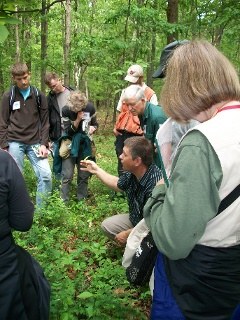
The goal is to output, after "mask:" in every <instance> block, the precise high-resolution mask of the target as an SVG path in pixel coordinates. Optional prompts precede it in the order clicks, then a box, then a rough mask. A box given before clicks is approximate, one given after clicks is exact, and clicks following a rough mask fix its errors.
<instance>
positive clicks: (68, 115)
mask: <svg viewBox="0 0 240 320" xmlns="http://www.w3.org/2000/svg"><path fill="white" fill-rule="evenodd" d="M83 115H84V114H83V111H80V112H78V113H77V114H76V113H74V112H73V111H71V110H70V109H69V107H68V106H65V107H63V109H62V116H63V127H64V132H65V133H66V134H67V135H68V136H70V137H72V136H73V135H74V134H76V133H77V132H79V127H80V126H81V125H82V124H81V121H82V119H83ZM72 119H74V120H72Z"/></svg>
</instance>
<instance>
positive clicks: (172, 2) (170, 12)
mask: <svg viewBox="0 0 240 320" xmlns="http://www.w3.org/2000/svg"><path fill="white" fill-rule="evenodd" d="M167 21H168V23H178V0H168V7H167ZM177 39H178V32H177V31H176V32H173V33H171V34H168V35H167V43H171V42H173V41H174V40H177Z"/></svg>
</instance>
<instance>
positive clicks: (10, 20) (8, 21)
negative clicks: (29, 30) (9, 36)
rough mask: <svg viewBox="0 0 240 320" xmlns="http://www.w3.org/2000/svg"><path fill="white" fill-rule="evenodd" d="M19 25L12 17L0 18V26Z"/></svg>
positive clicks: (17, 20)
mask: <svg viewBox="0 0 240 320" xmlns="http://www.w3.org/2000/svg"><path fill="white" fill-rule="evenodd" d="M18 23H20V20H19V19H16V18H12V17H0V24H18Z"/></svg>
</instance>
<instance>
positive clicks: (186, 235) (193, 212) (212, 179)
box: [144, 132, 222, 260]
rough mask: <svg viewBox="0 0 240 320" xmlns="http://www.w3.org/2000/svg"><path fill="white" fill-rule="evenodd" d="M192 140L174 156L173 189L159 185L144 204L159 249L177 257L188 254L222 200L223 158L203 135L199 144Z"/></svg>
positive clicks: (168, 255) (182, 146) (170, 256)
mask: <svg viewBox="0 0 240 320" xmlns="http://www.w3.org/2000/svg"><path fill="white" fill-rule="evenodd" d="M194 134H195V137H196V132H195V133H194ZM197 134H198V135H200V133H197ZM185 139H186V138H185ZM183 141H184V140H183ZM188 141H189V143H188V145H186V144H185V145H184V143H182V144H181V146H180V148H179V150H178V153H177V155H176V157H175V159H174V163H173V167H172V173H171V178H170V185H169V188H168V189H167V190H166V188H165V185H158V186H156V187H155V188H154V190H153V193H152V196H151V198H150V199H149V200H148V202H147V204H146V205H145V207H144V218H145V221H146V223H147V225H148V227H149V228H150V230H151V232H152V234H153V238H154V241H155V243H156V245H157V247H158V249H159V251H160V252H162V253H163V254H165V255H166V256H167V257H169V258H170V259H173V260H177V259H183V258H185V257H187V256H188V254H189V253H190V252H191V250H192V249H193V247H194V246H195V245H196V244H197V243H198V241H199V239H200V238H201V237H202V235H203V233H204V231H205V228H206V225H207V223H208V221H209V220H211V219H212V218H213V217H214V216H215V215H216V213H217V210H218V206H219V203H220V198H219V193H218V188H219V187H220V183H221V179H222V171H221V165H220V162H219V159H218V158H217V156H216V155H215V152H214V151H213V150H212V147H211V146H210V144H209V143H208V142H207V140H206V138H203V136H202V138H201V139H200V140H199V143H198V144H197V145H196V144H195V143H194V140H191V139H190V140H188ZM191 141H192V144H191Z"/></svg>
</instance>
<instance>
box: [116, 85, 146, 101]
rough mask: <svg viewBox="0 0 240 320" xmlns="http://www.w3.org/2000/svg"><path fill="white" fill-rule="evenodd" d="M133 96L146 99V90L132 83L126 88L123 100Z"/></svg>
mask: <svg viewBox="0 0 240 320" xmlns="http://www.w3.org/2000/svg"><path fill="white" fill-rule="evenodd" d="M132 98H134V99H136V100H137V101H139V100H141V99H144V100H145V95H144V90H143V88H142V87H141V86H139V85H137V84H132V85H131V86H129V87H127V88H126V89H125V90H124V93H123V97H122V100H124V101H125V100H129V99H132Z"/></svg>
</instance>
